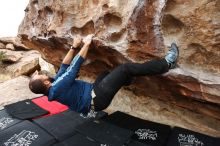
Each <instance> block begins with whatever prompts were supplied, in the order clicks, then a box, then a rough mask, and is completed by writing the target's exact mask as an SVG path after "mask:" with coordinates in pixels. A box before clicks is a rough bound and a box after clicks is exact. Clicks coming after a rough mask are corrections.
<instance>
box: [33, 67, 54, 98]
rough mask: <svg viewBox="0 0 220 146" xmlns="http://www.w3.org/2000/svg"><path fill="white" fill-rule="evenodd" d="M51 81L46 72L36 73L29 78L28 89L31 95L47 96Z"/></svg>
mask: <svg viewBox="0 0 220 146" xmlns="http://www.w3.org/2000/svg"><path fill="white" fill-rule="evenodd" d="M53 81H54V79H53V78H52V77H51V76H50V75H49V74H48V72H47V71H40V72H38V71H36V72H35V73H34V74H33V75H32V76H31V79H30V82H29V88H30V90H31V91H32V92H33V93H36V94H45V95H47V94H48V91H49V88H50V86H51V84H52V82H53Z"/></svg>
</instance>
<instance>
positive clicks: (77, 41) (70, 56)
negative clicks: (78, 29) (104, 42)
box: [62, 36, 82, 64]
mask: <svg viewBox="0 0 220 146" xmlns="http://www.w3.org/2000/svg"><path fill="white" fill-rule="evenodd" d="M81 43H82V38H81V37H80V36H76V37H75V38H74V39H73V44H72V47H73V48H77V47H79V46H80V44H81ZM74 53H75V50H74V49H70V50H69V51H68V53H67V54H66V56H65V57H64V59H63V62H62V63H63V64H70V63H71V61H72V60H73V57H74Z"/></svg>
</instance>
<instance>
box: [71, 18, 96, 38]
mask: <svg viewBox="0 0 220 146" xmlns="http://www.w3.org/2000/svg"><path fill="white" fill-rule="evenodd" d="M71 33H72V35H75V34H80V35H82V36H87V35H89V34H94V33H95V28H94V22H93V21H89V22H87V23H86V24H85V25H84V26H83V27H82V28H77V27H72V28H71Z"/></svg>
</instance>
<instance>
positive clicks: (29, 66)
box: [6, 51, 40, 77]
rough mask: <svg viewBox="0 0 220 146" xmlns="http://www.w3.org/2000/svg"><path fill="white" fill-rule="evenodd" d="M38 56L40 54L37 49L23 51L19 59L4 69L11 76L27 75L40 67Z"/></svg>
mask: <svg viewBox="0 0 220 146" xmlns="http://www.w3.org/2000/svg"><path fill="white" fill-rule="evenodd" d="M39 57H40V54H39V53H38V52H37V51H27V52H24V53H23V55H22V58H21V59H20V61H19V62H17V63H15V64H11V65H7V66H6V70H7V72H8V73H10V74H11V75H12V77H17V76H20V75H29V74H31V73H33V72H34V71H35V70H36V69H39V68H40V66H39Z"/></svg>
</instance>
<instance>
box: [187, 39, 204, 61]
mask: <svg viewBox="0 0 220 146" xmlns="http://www.w3.org/2000/svg"><path fill="white" fill-rule="evenodd" d="M184 53H185V55H186V56H188V57H187V58H188V59H187V61H188V62H190V63H193V64H198V63H205V62H206V60H207V57H206V55H207V54H208V52H207V50H206V49H205V48H204V47H203V46H202V45H200V44H197V43H192V44H189V45H188V47H187V50H186V51H184Z"/></svg>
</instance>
